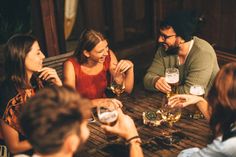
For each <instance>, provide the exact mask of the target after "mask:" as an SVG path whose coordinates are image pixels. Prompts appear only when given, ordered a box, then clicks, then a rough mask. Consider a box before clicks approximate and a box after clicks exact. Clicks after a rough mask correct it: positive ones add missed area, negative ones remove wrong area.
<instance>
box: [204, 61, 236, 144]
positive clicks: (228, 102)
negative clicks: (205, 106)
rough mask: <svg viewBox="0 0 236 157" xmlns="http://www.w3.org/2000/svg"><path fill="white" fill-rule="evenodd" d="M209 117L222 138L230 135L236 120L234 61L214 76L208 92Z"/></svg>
mask: <svg viewBox="0 0 236 157" xmlns="http://www.w3.org/2000/svg"><path fill="white" fill-rule="evenodd" d="M208 103H209V105H210V111H211V112H212V114H211V119H210V126H211V128H212V130H213V132H214V134H215V135H216V136H217V135H219V134H222V135H223V140H225V139H228V138H229V137H231V136H232V134H233V133H232V131H231V130H232V127H233V126H235V122H236V63H229V64H226V65H224V66H223V67H222V68H221V70H220V71H219V73H218V74H217V76H216V78H215V82H214V85H213V86H212V88H211V89H210V91H209V94H208Z"/></svg>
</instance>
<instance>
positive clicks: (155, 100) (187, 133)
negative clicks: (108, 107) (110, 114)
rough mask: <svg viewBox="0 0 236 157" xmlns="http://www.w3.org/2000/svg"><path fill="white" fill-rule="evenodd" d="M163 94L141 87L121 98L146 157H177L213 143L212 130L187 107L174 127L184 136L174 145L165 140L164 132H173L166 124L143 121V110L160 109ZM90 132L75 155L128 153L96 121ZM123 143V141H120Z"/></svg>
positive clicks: (125, 147)
mask: <svg viewBox="0 0 236 157" xmlns="http://www.w3.org/2000/svg"><path fill="white" fill-rule="evenodd" d="M163 97H164V95H163V94H161V93H157V92H149V91H146V90H144V89H143V88H142V87H139V88H137V89H136V90H135V92H134V93H133V94H132V95H122V96H121V97H120V98H119V99H120V101H121V102H122V103H123V105H124V109H125V110H124V113H126V114H128V115H130V116H131V117H132V118H133V119H134V122H135V124H136V126H137V128H138V132H139V134H140V136H141V138H142V141H143V144H142V148H143V152H144V155H145V156H146V157H154V156H160V157H161V156H163V157H172V156H177V154H179V152H180V151H181V150H183V149H186V148H190V147H200V148H202V147H205V146H206V145H207V144H208V143H210V137H211V131H210V129H209V125H208V122H207V121H206V120H205V119H197V120H196V119H192V118H189V116H187V113H188V112H189V110H188V109H183V111H182V112H183V114H182V116H181V119H180V120H179V121H178V122H176V123H175V124H174V126H173V129H175V130H179V131H180V132H181V133H182V134H181V136H182V135H183V137H181V138H182V139H181V140H180V141H179V142H178V143H176V144H172V145H168V144H165V143H163V138H162V137H163V134H162V133H163V131H167V132H169V131H171V129H170V127H168V126H166V125H162V126H158V127H152V126H147V125H144V124H143V120H142V113H143V112H145V111H155V110H157V109H158V108H159V107H160V106H161V103H162V101H163ZM89 129H90V131H91V133H90V137H89V140H88V142H87V143H86V145H85V147H84V149H83V151H82V152H80V153H78V154H79V155H76V156H82V157H87V156H94V157H95V156H96V157H104V156H106V157H109V156H111V157H116V156H117V157H118V156H119V157H123V156H127V154H128V146H125V145H124V144H117V143H115V144H114V143H113V144H112V143H110V142H109V141H108V140H107V135H106V134H105V133H104V132H103V130H101V129H100V128H99V126H98V125H96V124H89ZM118 143H119V142H118ZM121 143H122V141H121Z"/></svg>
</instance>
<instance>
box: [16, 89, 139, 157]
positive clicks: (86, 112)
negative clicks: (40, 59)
mask: <svg viewBox="0 0 236 157" xmlns="http://www.w3.org/2000/svg"><path fill="white" fill-rule="evenodd" d="M89 106H91V101H90V100H88V99H83V98H82V97H80V95H79V94H78V93H77V92H76V91H75V90H74V89H73V88H71V87H68V86H64V87H56V86H54V87H50V88H44V89H42V90H41V91H39V92H38V93H37V94H36V95H35V96H34V97H32V98H31V99H30V100H29V101H28V102H27V103H26V105H25V106H24V108H23V111H22V114H21V119H20V121H21V126H22V129H23V131H24V132H25V134H26V135H27V137H28V138H29V142H30V143H31V144H32V146H33V148H34V150H35V154H36V155H39V156H40V157H44V156H50V157H54V156H63V157H72V156H73V154H74V153H75V152H76V151H77V150H78V149H81V147H82V146H83V144H84V143H85V142H86V140H87V139H88V137H89V129H88V127H87V123H88V120H87V119H88V118H89V116H90V113H91V112H90V107H89ZM102 128H104V129H105V130H107V131H110V132H113V133H116V134H118V135H120V136H121V137H123V138H125V139H126V140H128V139H131V140H129V143H130V145H131V147H130V154H131V157H142V156H143V155H142V150H141V147H140V142H141V140H140V138H138V132H137V129H136V127H135V125H134V122H133V120H132V119H131V118H130V117H129V116H127V115H124V114H123V113H122V111H121V110H119V119H118V121H117V123H116V125H115V126H114V127H109V126H102Z"/></svg>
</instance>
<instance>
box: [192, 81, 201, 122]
mask: <svg viewBox="0 0 236 157" xmlns="http://www.w3.org/2000/svg"><path fill="white" fill-rule="evenodd" d="M189 93H190V94H192V95H196V96H200V97H204V94H205V90H204V87H203V86H201V85H192V86H191V87H190V90H189ZM190 117H191V118H194V119H199V118H203V117H204V116H203V114H202V113H201V112H200V111H199V110H198V109H197V110H196V111H195V112H194V113H193V114H190Z"/></svg>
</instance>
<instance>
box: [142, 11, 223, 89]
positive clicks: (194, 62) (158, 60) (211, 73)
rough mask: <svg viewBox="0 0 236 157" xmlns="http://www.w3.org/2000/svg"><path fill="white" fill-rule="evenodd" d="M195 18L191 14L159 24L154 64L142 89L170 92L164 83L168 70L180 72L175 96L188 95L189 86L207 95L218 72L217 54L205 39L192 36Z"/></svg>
mask: <svg viewBox="0 0 236 157" xmlns="http://www.w3.org/2000/svg"><path fill="white" fill-rule="evenodd" d="M197 21H198V20H197V18H196V17H195V16H193V14H192V13H190V12H179V13H175V14H173V15H170V16H169V17H167V18H166V19H165V20H163V21H162V22H161V25H160V36H159V38H158V43H159V44H160V46H159V47H158V49H157V52H156V54H155V57H154V59H153V62H152V64H151V66H150V67H149V69H148V70H147V73H146V75H145V77H144V87H145V88H146V89H148V90H152V91H160V92H163V93H169V92H171V86H170V85H169V84H168V83H167V82H166V80H165V70H166V69H167V68H177V69H178V70H179V83H178V87H177V93H189V89H190V87H191V85H196V84H197V85H201V86H203V87H204V89H205V91H206V92H205V93H207V92H208V91H209V89H210V87H211V86H212V83H213V80H214V78H215V76H216V74H217V72H218V71H219V65H218V62H217V58H216V54H215V51H214V49H213V48H212V46H211V45H210V44H209V43H208V42H207V41H205V40H203V39H200V38H199V37H196V36H194V35H193V34H194V33H195V30H196V29H195V28H196V26H197Z"/></svg>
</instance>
